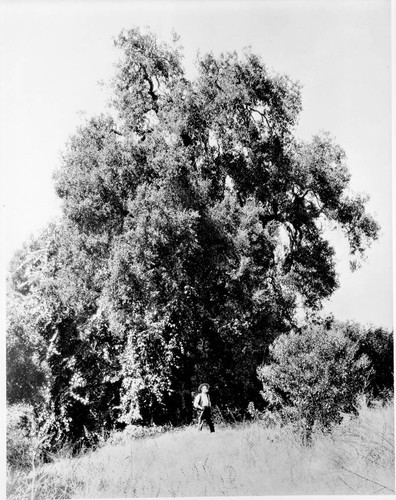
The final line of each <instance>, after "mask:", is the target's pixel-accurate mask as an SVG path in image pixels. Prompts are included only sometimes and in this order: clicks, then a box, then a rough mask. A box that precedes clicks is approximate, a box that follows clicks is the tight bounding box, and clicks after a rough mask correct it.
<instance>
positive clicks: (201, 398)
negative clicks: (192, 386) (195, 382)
mask: <svg viewBox="0 0 396 500" xmlns="http://www.w3.org/2000/svg"><path fill="white" fill-rule="evenodd" d="M200 406H202V407H204V406H210V397H209V395H208V394H205V393H203V392H200V393H199V394H197V396H195V399H194V408H199V407H200Z"/></svg>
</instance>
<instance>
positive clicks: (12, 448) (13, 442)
mask: <svg viewBox="0 0 396 500" xmlns="http://www.w3.org/2000/svg"><path fill="white" fill-rule="evenodd" d="M33 425H34V424H33V409H32V407H31V406H29V405H22V404H20V405H12V406H10V407H8V408H7V464H8V466H9V467H12V468H18V469H26V468H29V467H30V466H31V465H32V457H33V455H34V442H33V439H32V428H33Z"/></svg>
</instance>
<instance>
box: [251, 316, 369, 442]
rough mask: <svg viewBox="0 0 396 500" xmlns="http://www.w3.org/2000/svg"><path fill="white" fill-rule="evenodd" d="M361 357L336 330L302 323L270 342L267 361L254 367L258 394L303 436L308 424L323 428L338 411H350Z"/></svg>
mask: <svg viewBox="0 0 396 500" xmlns="http://www.w3.org/2000/svg"><path fill="white" fill-rule="evenodd" d="M368 368H369V360H368V358H367V356H365V355H362V356H358V345H357V343H356V342H353V341H352V340H350V339H349V338H347V337H346V336H345V335H344V332H343V331H342V330H340V329H338V330H337V329H333V330H328V329H326V327H325V326H324V325H312V326H307V327H306V328H304V329H303V330H302V331H301V332H298V333H296V332H292V333H290V334H288V335H281V336H280V337H278V338H277V339H276V340H275V341H274V343H273V344H272V345H271V346H270V364H268V365H264V366H262V367H261V368H260V369H259V377H260V379H261V381H262V383H263V390H262V396H263V398H264V400H265V401H266V403H267V405H268V409H269V410H270V412H271V413H272V414H274V413H275V414H276V415H278V416H279V417H280V419H281V420H282V421H283V422H286V423H287V422H295V423H297V424H298V425H299V427H300V428H301V430H302V435H303V436H304V437H305V438H309V436H310V434H311V432H312V429H313V427H314V425H316V426H317V427H318V428H319V429H329V428H330V427H331V426H332V425H333V424H335V423H340V422H341V420H342V414H343V413H352V414H355V413H356V408H357V398H358V396H359V393H361V391H363V389H364V386H365V381H366V379H367V375H368Z"/></svg>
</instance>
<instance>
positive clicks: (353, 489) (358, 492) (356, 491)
mask: <svg viewBox="0 0 396 500" xmlns="http://www.w3.org/2000/svg"><path fill="white" fill-rule="evenodd" d="M337 477H338V479H339V480H340V481H342V482H343V483H344V484H345V485H346V486H348V488H350V489H351V490H352V491H354V492H355V493H357V494H358V495H361V493H360V491H358V490H355V488H352V486H351V485H350V484H348V483H347V482H346V481H344V480H343V479H342V477H340V476H338V475H337Z"/></svg>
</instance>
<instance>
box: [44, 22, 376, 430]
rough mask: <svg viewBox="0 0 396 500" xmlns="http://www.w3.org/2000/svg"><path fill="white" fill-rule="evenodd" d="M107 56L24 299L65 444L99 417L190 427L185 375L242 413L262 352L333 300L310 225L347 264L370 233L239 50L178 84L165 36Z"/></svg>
mask: <svg viewBox="0 0 396 500" xmlns="http://www.w3.org/2000/svg"><path fill="white" fill-rule="evenodd" d="M115 43H116V46H117V47H118V48H119V49H120V51H121V54H122V56H121V59H120V62H119V64H118V67H117V71H116V74H115V77H114V79H113V81H112V84H111V89H112V107H111V110H110V111H111V112H110V113H109V114H107V115H101V116H98V117H93V118H92V119H90V120H88V121H87V122H86V123H85V124H83V125H82V126H81V127H80V128H79V129H78V130H77V131H76V133H75V134H74V135H73V136H72V137H71V139H70V141H69V143H68V144H67V146H66V148H65V151H64V153H63V157H62V162H61V166H60V168H59V169H58V171H57V173H56V178H55V182H56V189H57V193H58V195H59V196H60V197H61V199H62V203H63V205H62V206H63V220H62V221H61V222H60V223H59V224H58V225H57V227H56V228H53V229H52V231H51V234H50V236H49V241H48V242H47V246H46V248H47V250H46V261H45V263H43V266H42V268H41V281H40V285H39V286H38V287H37V289H36V292H35V293H37V297H39V298H40V301H41V304H42V307H43V308H44V309H45V312H44V313H43V315H42V317H41V318H39V319H38V320H37V321H36V325H37V328H38V331H39V332H40V335H41V336H42V338H44V339H45V341H46V343H47V354H46V356H47V361H48V364H49V367H50V370H51V374H52V375H51V376H52V379H51V382H50V384H49V389H48V390H49V393H50V398H49V399H50V401H51V404H52V408H53V409H52V412H53V414H54V415H56V416H57V418H58V417H59V418H58V420H59V419H63V421H64V422H69V424H67V425H68V427H67V430H68V432H69V434H70V435H72V436H73V437H80V436H81V435H82V434H83V432H85V431H84V426H85V428H86V429H88V430H89V429H95V428H97V422H98V420H100V421H102V420H101V419H102V418H104V419H108V422H109V423H110V422H113V423H114V422H115V421H116V420H117V419H118V420H121V421H123V422H132V421H134V422H136V421H140V422H143V423H148V422H151V421H155V422H156V423H163V422H168V421H170V422H174V423H175V422H181V421H185V420H189V419H190V418H191V392H192V390H194V389H195V388H196V386H197V385H198V383H199V382H200V381H202V379H205V380H206V381H208V382H209V383H211V386H212V389H213V396H212V399H213V400H214V401H215V402H216V403H217V404H218V405H220V406H221V405H226V406H231V407H236V408H239V409H241V408H244V407H246V405H247V403H248V402H249V401H252V400H256V401H257V395H258V392H259V389H260V384H259V382H258V380H257V377H256V367H257V366H258V365H260V364H261V363H262V361H263V353H264V351H265V349H266V347H267V346H268V345H269V344H270V343H271V342H272V341H273V340H274V338H275V337H276V336H277V335H278V334H279V333H282V332H286V331H288V330H289V329H290V328H291V327H292V326H293V324H294V314H295V310H296V307H297V304H303V305H304V306H305V307H309V308H313V309H317V308H319V307H320V305H321V301H322V300H323V299H325V298H327V297H329V296H330V295H331V293H332V292H333V291H334V290H335V288H336V287H337V277H336V272H335V267H334V249H333V248H332V247H331V245H330V243H329V242H328V241H327V240H326V237H325V227H326V223H332V224H336V225H339V226H340V227H341V228H342V229H343V230H344V232H345V234H346V236H347V237H348V240H349V243H350V248H351V255H352V258H355V257H359V255H361V254H363V253H364V250H365V248H366V247H367V245H368V244H369V243H370V242H371V241H372V240H373V239H375V238H376V236H377V231H378V226H377V224H376V222H375V221H374V220H373V218H372V217H371V216H370V215H369V214H367V213H366V211H365V208H364V203H365V202H364V200H363V199H362V198H361V197H359V196H353V195H352V194H351V193H350V190H349V180H350V176H349V173H348V169H347V166H346V163H345V154H344V152H343V151H342V149H341V148H340V147H339V146H338V145H337V144H336V143H335V142H334V140H333V139H331V138H330V136H329V135H326V134H322V135H318V136H316V137H314V138H313V139H312V141H311V142H302V141H299V140H298V139H297V138H296V137H295V126H296V123H297V120H298V115H299V113H300V111H301V95H300V86H299V84H297V83H295V82H293V81H292V80H291V79H290V78H289V77H287V76H281V75H276V74H272V73H271V72H269V70H268V69H267V68H266V66H265V65H264V63H263V62H262V61H261V59H260V57H258V56H257V55H255V54H253V53H252V52H249V51H246V52H245V53H244V54H242V55H239V54H237V53H226V54H221V55H220V56H218V57H217V56H214V55H213V54H207V55H204V56H203V57H201V58H199V59H198V67H197V69H198V76H197V77H196V78H195V79H194V80H192V81H189V80H188V79H187V77H186V75H185V73H184V70H183V67H182V56H181V51H180V48H179V46H178V45H177V43H178V42H177V39H175V40H173V42H172V43H171V44H165V43H162V42H160V41H158V40H157V38H156V37H155V36H154V35H153V34H152V33H150V32H146V33H142V32H140V31H139V30H138V29H132V30H129V31H126V32H123V33H121V34H120V36H119V37H118V38H117V39H116V42H115ZM106 405H107V408H106ZM95 422H96V423H95ZM109 425H110V424H109ZM73 426H74V427H73Z"/></svg>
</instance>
